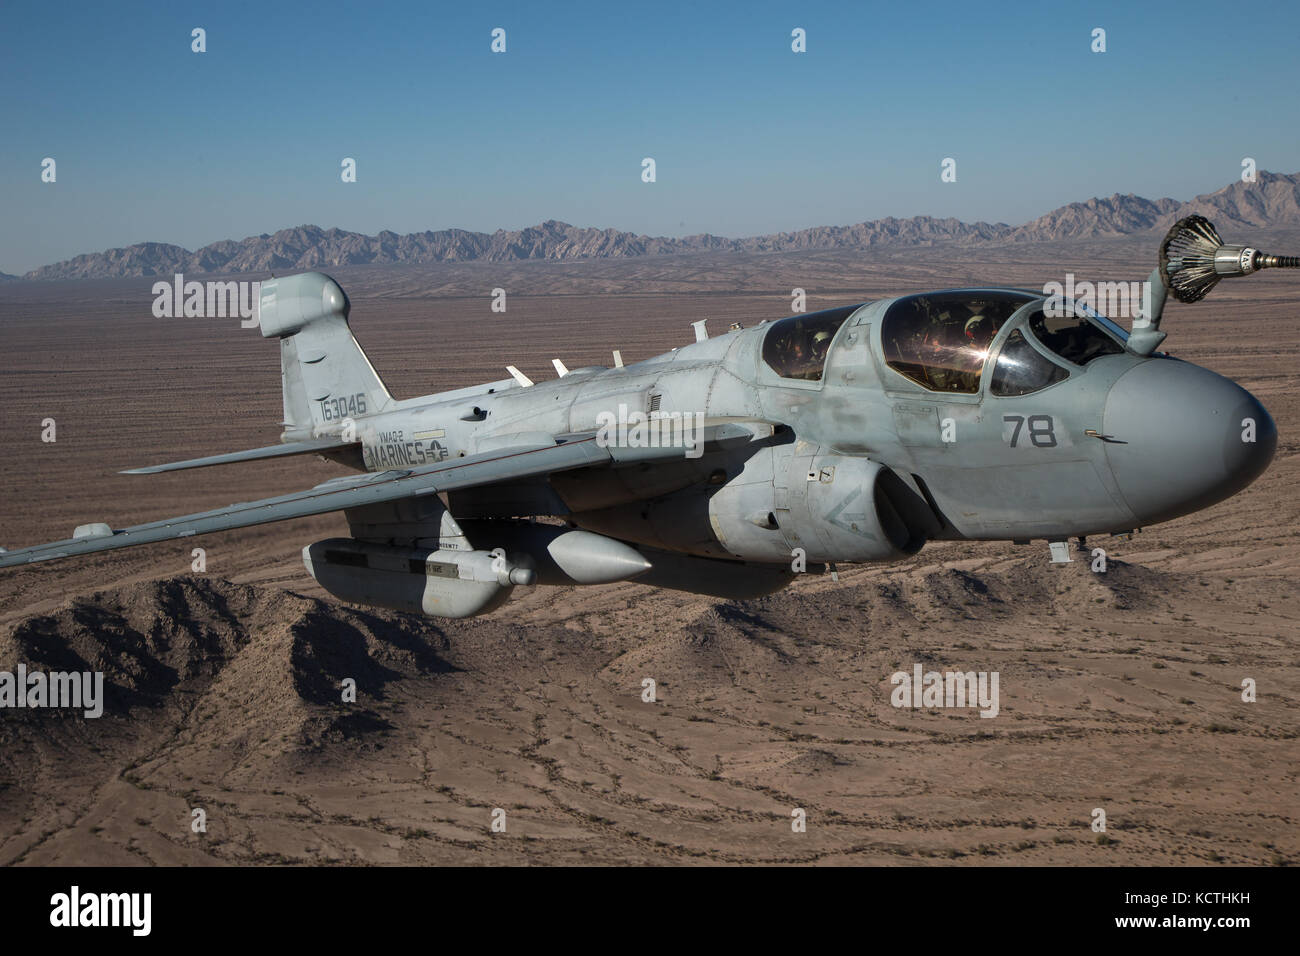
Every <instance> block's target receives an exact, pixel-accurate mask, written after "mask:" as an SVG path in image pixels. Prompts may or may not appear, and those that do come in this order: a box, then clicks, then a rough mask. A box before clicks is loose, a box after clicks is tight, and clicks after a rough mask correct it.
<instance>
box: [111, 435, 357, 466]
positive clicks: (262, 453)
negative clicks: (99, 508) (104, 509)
mask: <svg viewBox="0 0 1300 956" xmlns="http://www.w3.org/2000/svg"><path fill="white" fill-rule="evenodd" d="M355 444H356V442H345V441H339V440H338V439H337V438H317V439H314V440H312V441H295V442H288V443H286V444H281V445H268V446H267V447H265V448H250V449H248V451H232V452H227V453H226V454H224V455H209V456H207V457H206V458H191V459H190V460H189V461H173V462H168V463H167V464H165V465H149V466H148V467H145V468H132V469H130V470H128V471H123V472H120V474H123V475H156V474H159V473H161V472H164V471H184V470H185V469H186V468H207V467H208V466H209V465H229V464H233V463H235V462H239V461H261V460H262V459H263V458H283V457H285V456H286V455H310V454H313V453H316V454H319V453H320V452H323V451H329V450H331V449H338V448H347V447H348V446H349V445H355Z"/></svg>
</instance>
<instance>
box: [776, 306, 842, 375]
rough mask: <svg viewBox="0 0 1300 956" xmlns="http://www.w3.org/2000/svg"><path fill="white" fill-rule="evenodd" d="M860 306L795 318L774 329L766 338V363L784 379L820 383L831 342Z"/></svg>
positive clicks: (790, 318) (780, 323) (781, 323)
mask: <svg viewBox="0 0 1300 956" xmlns="http://www.w3.org/2000/svg"><path fill="white" fill-rule="evenodd" d="M859 308H861V306H860V305H849V306H845V307H843V308H839V309H826V310H825V311H824V312H809V313H808V314H807V315H792V316H790V317H789V318H788V319H782V320H781V321H779V322H776V323H774V324H773V325H772V328H770V329H769V330H768V332H767V335H766V336H764V338H763V361H764V362H766V363H767V364H768V366H769V367H771V369H772V371H774V372H776V374H777V375H780V376H781V377H782V378H799V379H803V380H804V381H807V382H820V381H821V380H822V371H823V369H824V368H825V367H826V354H827V352H829V351H830V347H831V339H833V338H835V333H836V332H838V331H839V328H840V326H841V325H843V324H844V320H845V319H847V318H848V317H849V316H850V315H852V314H853V313H854V312H856V311H857V310H858V309H859Z"/></svg>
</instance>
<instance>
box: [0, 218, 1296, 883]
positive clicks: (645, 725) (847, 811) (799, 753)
mask: <svg viewBox="0 0 1300 956" xmlns="http://www.w3.org/2000/svg"><path fill="white" fill-rule="evenodd" d="M1250 238H1252V239H1257V238H1261V237H1250ZM1263 238H1271V239H1273V240H1274V241H1272V242H1271V243H1264V242H1262V241H1261V243H1260V244H1261V245H1264V246H1265V248H1268V249H1269V251H1276V252H1293V251H1295V250H1296V248H1300V236H1298V235H1295V234H1290V235H1288V234H1279V235H1278V236H1274V237H1263ZM1284 245H1285V246H1286V247H1284ZM1274 246H1276V248H1273V247H1274ZM1153 255H1154V243H1153V242H1152V241H1149V240H1146V241H1141V242H1139V241H1135V240H1116V241H1113V242H1105V241H1096V242H1090V243H1086V244H1058V243H1051V244H1038V245H1001V246H985V247H975V246H972V247H962V246H953V247H947V248H945V247H933V248H906V249H889V250H859V251H855V252H847V251H833V252H806V253H800V254H783V255H779V256H778V255H767V256H762V255H736V254H731V255H692V256H682V257H658V258H653V259H629V260H617V261H610V260H598V261H590V262H578V263H562V264H558V263H551V262H526V263H520V264H517V265H500V264H475V263H466V264H459V265H457V264H448V265H439V266H436V267H420V268H414V267H400V268H397V267H395V268H390V269H379V268H361V267H351V268H346V269H339V270H336V271H334V270H327V271H332V272H333V274H334V275H335V277H336V278H337V279H338V280H339V281H340V283H341V284H342V285H343V287H344V288H345V289H346V290H347V292H348V294H349V295H350V297H351V299H352V302H353V310H352V327H353V331H354V332H355V334H356V335H357V338H358V339H359V340H360V342H361V343H362V345H363V346H364V347H365V348H366V350H367V352H368V354H369V356H370V358H371V360H372V362H373V363H374V365H375V366H376V368H378V369H379V371H380V372H381V374H382V375H383V376H384V377H385V379H386V381H387V382H388V385H389V387H390V388H391V390H392V391H393V393H394V394H395V395H397V396H398V397H410V396H413V395H418V394H424V393H428V392H432V391H436V390H441V389H448V388H455V387H458V386H463V385H468V384H473V383H476V382H480V381H485V380H491V379H498V378H503V377H504V372H503V368H504V366H505V365H506V364H514V365H517V366H519V367H520V368H521V369H523V370H524V371H525V372H526V373H528V374H529V375H531V376H532V377H534V378H538V379H540V378H545V377H549V376H550V375H551V374H553V373H552V372H551V371H550V360H551V358H553V357H559V358H561V359H562V360H563V361H564V362H565V363H566V364H567V365H568V366H569V367H570V368H576V367H578V366H583V365H595V364H610V356H609V353H610V350H611V349H615V348H618V349H621V350H622V353H623V356H624V358H625V359H626V360H627V361H629V362H631V361H635V360H638V359H642V358H646V357H649V356H651V355H654V354H657V353H659V352H662V351H666V350H667V349H669V348H671V347H672V346H674V345H680V344H684V343H686V342H688V341H690V340H691V338H692V334H691V330H690V327H689V324H690V323H691V322H692V321H694V320H696V319H700V318H706V317H707V318H708V319H709V320H710V326H711V327H712V328H713V329H715V330H718V331H720V330H722V329H725V328H726V326H727V325H728V324H730V323H731V322H735V321H739V322H742V323H744V324H745V325H750V324H752V323H754V322H756V321H758V320H760V319H763V318H772V319H775V318H779V317H781V316H783V315H785V314H787V313H788V312H789V310H790V290H791V289H792V288H793V287H796V286H798V287H802V288H805V289H807V290H808V295H809V303H808V307H809V310H812V309H816V308H825V307H829V306H832V305H839V304H848V303H852V302H857V301H863V300H865V299H870V298H876V297H881V296H886V295H893V294H899V293H903V292H910V291H920V290H923V289H927V288H942V287H953V286H961V285H972V284H979V285H991V284H1005V285H1016V286H1024V287H1032V288H1041V287H1042V284H1043V283H1044V282H1045V281H1048V280H1061V279H1063V277H1064V273H1066V272H1067V271H1073V272H1074V273H1075V274H1076V275H1077V276H1078V277H1080V278H1091V279H1093V280H1098V279H1132V280H1137V279H1143V278H1145V277H1146V273H1147V272H1148V271H1149V269H1150V266H1151V264H1152V259H1153ZM241 278H263V277H260V276H252V277H249V276H244V277H241ZM153 281H154V280H152V279H137V280H113V281H82V282H55V283H36V282H10V283H6V284H0V370H2V371H3V374H2V375H0V447H3V448H4V449H5V454H4V455H3V457H0V478H2V479H3V488H4V499H3V504H0V544H3V545H5V546H8V547H11V548H12V547H17V546H23V545H27V544H34V543H37V542H41V541H48V540H54V539H56V538H61V537H65V536H67V535H68V534H69V533H70V532H71V529H72V528H73V526H74V525H76V524H80V523H84V522H88V521H107V522H109V523H111V524H113V525H114V526H116V527H121V526H123V525H126V524H132V523H137V522H141V521H146V520H150V519H154V518H159V517H164V516H167V515H177V514H184V513H187V512H191V511H197V510H202V509H204V508H209V507H216V506H219V505H222V504H226V503H229V502H233V501H243V500H250V499H253V498H259V497H264V496H268V495H272V494H277V493H281V492H284V491H289V490H295V489H299V488H305V487H308V486H310V485H312V484H315V483H317V482H320V481H323V480H325V479H327V478H330V477H333V476H335V475H338V474H340V473H342V470H341V469H340V468H339V466H336V465H333V464H331V463H328V462H323V461H319V460H317V459H314V458H297V459H289V460H284V461H280V462H267V463H258V464H249V465H242V466H231V467H226V468H210V469H204V470H201V471H192V472H181V473H173V474H164V475H157V476H148V477H141V476H123V475H119V474H118V471H119V470H120V469H123V468H129V467H133V466H138V465H144V464H151V463H155V462H161V461H172V460H177V459H183V458H190V457H196V456H200V455H207V454H215V453H217V452H222V451H230V450H236V449H241V448H250V447H254V446H257V445H263V444H271V443H273V442H274V441H275V440H276V438H277V436H278V433H279V427H278V424H277V423H278V422H279V421H280V418H281V399H280V388H279V358H278V350H277V348H276V347H275V343H274V342H271V341H266V340H264V339H262V338H261V336H260V335H259V334H258V333H257V331H256V330H245V329H241V328H239V324H238V321H237V320H229V319H228V320H221V319H156V318H154V317H153V316H152V314H151V312H150V306H151V303H152V301H153V296H152V294H151V292H150V287H151V285H152V283H153ZM495 287H503V288H505V289H506V290H507V294H508V309H507V312H506V313H505V314H499V313H493V312H491V311H490V310H489V302H490V298H489V296H490V290H491V289H493V288H495ZM1298 295H1300V280H1298V279H1297V277H1296V276H1295V275H1293V274H1278V275H1264V276H1258V277H1253V278H1250V279H1241V280H1234V281H1231V282H1227V283H1224V284H1223V285H1222V286H1220V288H1219V289H1217V290H1216V291H1215V292H1214V293H1213V294H1212V295H1211V297H1210V298H1209V299H1207V300H1206V301H1205V302H1203V303H1200V304H1197V305H1193V306H1183V305H1178V304H1176V303H1174V304H1171V305H1170V307H1169V308H1168V309H1167V311H1166V317H1165V322H1164V328H1165V329H1166V330H1168V331H1169V333H1170V337H1169V339H1168V340H1167V342H1166V348H1167V349H1168V350H1169V351H1172V352H1173V353H1174V354H1176V355H1179V356H1181V357H1183V358H1186V359H1189V360H1191V361H1194V362H1197V363H1200V364H1203V365H1206V366H1208V367H1209V368H1212V369H1214V370H1216V371H1218V372H1221V373H1222V374H1224V375H1227V376H1229V377H1231V378H1233V379H1236V380H1237V381H1239V382H1241V383H1242V384H1243V385H1244V386H1245V387H1246V388H1248V389H1250V390H1251V391H1252V392H1254V393H1255V394H1256V395H1257V396H1259V397H1260V399H1261V400H1262V401H1263V402H1264V404H1265V405H1266V406H1267V407H1268V408H1269V409H1270V411H1271V412H1272V414H1273V416H1274V418H1275V419H1276V420H1277V423H1278V429H1279V433H1280V441H1279V447H1278V452H1277V456H1276V458H1275V460H1274V463H1273V465H1272V467H1271V468H1270V470H1269V471H1268V472H1267V473H1266V474H1265V475H1264V476H1263V477H1262V478H1260V479H1259V480H1258V481H1257V482H1256V483H1255V484H1254V485H1252V486H1251V487H1250V488H1248V489H1247V490H1246V491H1244V492H1243V493H1241V494H1240V495H1238V496H1236V497H1235V498H1233V499H1231V500H1229V501H1227V502H1224V503H1221V504H1219V505H1217V506H1215V507H1214V508H1211V509H1209V510H1208V511H1205V512H1202V513H1200V514H1197V515H1193V516H1190V517H1186V518H1183V519H1180V520H1177V521H1173V522H1170V523H1167V524H1164V525H1159V526H1156V527H1152V528H1147V529H1144V530H1143V531H1142V532H1141V533H1140V534H1138V535H1136V536H1135V537H1134V538H1132V539H1130V540H1118V539H1109V538H1102V539H1095V540H1090V541H1089V545H1090V546H1092V545H1098V546H1102V547H1104V548H1106V550H1107V552H1108V555H1109V558H1110V561H1109V567H1108V570H1107V571H1106V573H1104V574H1096V573H1093V572H1092V571H1091V570H1090V569H1089V564H1088V563H1087V562H1086V561H1085V560H1084V559H1083V556H1082V555H1080V556H1077V557H1078V559H1077V560H1076V561H1075V562H1074V563H1072V564H1069V565H1058V566H1054V565H1052V564H1050V563H1049V560H1048V555H1047V549H1046V546H1045V545H1043V544H1042V543H1036V544H1034V545H1030V546H1019V547H1017V546H1013V545H1011V544H1009V543H1007V544H990V543H982V544H935V545H931V546H928V547H927V548H925V549H924V550H923V551H922V552H921V553H920V554H918V555H917V556H916V557H914V558H912V559H910V560H908V561H906V562H903V563H901V564H896V565H890V566H882V567H856V568H846V569H843V570H842V572H841V574H840V580H839V581H838V582H836V581H832V580H831V578H830V577H829V575H827V576H817V577H813V576H808V577H807V578H804V579H800V580H798V581H796V583H795V584H794V585H793V586H791V587H790V588H789V589H787V590H786V591H784V592H782V593H779V594H776V595H772V596H770V597H767V598H764V599H761V600H756V601H748V602H730V601H721V600H717V599H713V598H708V597H701V596H695V595H690V594H684V593H680V592H673V591H655V590H652V589H649V588H647V587H644V586H641V585H637V584H635V583H624V584H616V585H608V586H601V587H592V588H582V589H577V588H562V589H548V588H519V589H517V590H516V592H515V595H516V596H515V599H514V600H513V601H512V602H511V603H510V604H508V605H507V606H506V607H504V608H502V609H500V610H498V611H496V612H494V613H492V614H491V615H489V616H486V617H484V618H481V619H477V620H472V621H466V622H452V621H431V620H425V619H422V618H417V617H412V616H407V615H401V614H396V613H392V612H386V611H374V610H368V609H364V608H356V607H349V606H345V605H342V604H340V603H338V602H336V601H334V600H333V599H332V598H330V597H329V596H328V595H326V594H325V593H324V592H323V591H321V590H320V589H319V588H318V587H317V586H316V585H315V582H314V581H312V580H311V578H310V577H308V576H307V574H306V572H305V571H304V570H303V567H302V564H301V559H300V556H299V551H300V549H301V547H302V546H303V545H304V544H307V543H309V542H311V541H315V540H318V539H320V538H324V537H329V536H332V535H335V534H346V524H345V522H344V520H343V518H342V516H341V515H335V516H325V517H320V518H315V519H309V520H303V521H297V522H288V523H283V524H276V525H269V526H263V527H260V528H252V529H247V530H244V531H240V532H231V533H226V534H222V535H216V536H211V537H208V538H205V539H200V540H194V541H186V542H171V543H168V544H163V545H158V546H151V547H145V548H139V549H133V550H127V551H122V552H115V553H112V554H110V555H101V556H94V557H90V558H88V559H81V560H75V561H69V562H60V563H53V564H48V565H42V566H37V567H34V568H31V569H25V570H20V571H6V572H2V573H0V670H10V671H12V670H14V669H15V667H16V666H17V664H18V663H19V662H23V663H26V664H27V666H28V667H29V668H34V669H35V668H39V669H47V670H102V671H104V672H105V675H106V678H105V679H106V681H107V684H108V688H109V696H108V705H107V710H106V713H105V716H103V717H102V718H100V719H98V720H85V719H82V718H81V717H79V716H77V717H71V716H66V715H60V714H57V713H52V712H49V711H29V710H24V711H17V710H6V711H0V863H5V864H25V865H49V864H99V863H103V864H151V863H152V864H247V863H276V864H358V863H363V864H370V863H378V864H384V863H402V864H448V863H450V864H565V863H604V864H616V863H619V864H680V863H821V864H893V865H925V864H945V865H951V864H978V865H1018V864H1052V865H1078V864H1157V865H1173V866H1178V865H1190V864H1204V863H1221V864H1225V865H1249V866H1255V865H1295V864H1296V863H1298V862H1300V831H1298V830H1297V824H1298V822H1300V781H1298V780H1297V770H1298V768H1300V745H1298V744H1297V731H1298V730H1300V654H1297V649H1298V648H1300V588H1298V587H1297V583H1296V582H1297V568H1298V567H1300V542H1298V541H1297V536H1296V530H1297V528H1300V496H1297V495H1296V493H1295V489H1296V487H1297V485H1298V484H1300V455H1298V454H1297V451H1298V450H1300V439H1298V438H1297V435H1298V434H1300V389H1298V388H1297V386H1298V385H1300V372H1298V371H1297V361H1298V359H1300V327H1297V324H1296V322H1295V316H1296V304H1295V303H1296V299H1297V296H1298ZM47 418H53V419H54V420H55V422H56V428H57V441H55V442H52V443H51V442H43V441H42V438H41V433H42V421H43V420H44V419H47ZM196 544H197V545H201V546H202V547H204V548H205V549H206V552H207V568H206V572H204V573H194V572H192V571H191V556H190V555H191V549H192V548H193V547H195V546H196ZM915 663H920V664H922V665H924V667H925V669H927V670H929V669H935V670H947V669H959V670H976V671H998V672H999V673H1000V675H1001V679H1000V689H1001V698H1002V700H1001V714H1000V715H999V717H997V718H996V719H982V718H980V717H979V716H978V715H977V713H976V712H975V711H973V710H962V711H953V710H925V709H921V710H903V709H897V708H894V707H892V706H891V705H890V699H889V698H890V691H891V689H892V687H891V685H890V682H889V677H890V675H891V674H892V673H893V672H894V671H896V670H900V669H901V670H910V668H911V666H912V665H913V664H915ZM347 677H352V678H354V679H355V680H356V681H357V685H358V688H359V697H358V701H357V703H355V704H345V703H343V702H342V701H341V700H340V693H339V685H340V683H341V682H342V681H343V680H344V678H347ZM647 677H648V678H652V679H653V680H654V681H656V683H657V696H658V699H657V701H656V702H655V703H646V702H643V700H642V696H641V695H642V684H641V682H642V680H643V679H644V678H647ZM1245 678H1251V679H1253V680H1255V681H1256V682H1257V686H1258V700H1257V701H1256V702H1254V703H1245V702H1243V701H1242V695H1241V685H1242V681H1243V679H1245ZM195 808H200V809H202V810H203V811H204V814H205V815H206V832H203V833H196V832H194V831H193V829H192V827H191V821H192V811H193V810H194V809H195ZM1095 808H1102V809H1104V810H1105V812H1106V819H1107V830H1106V834H1105V838H1104V839H1099V838H1098V837H1099V835H1098V834H1097V833H1095V832H1093V830H1092V828H1091V824H1092V819H1093V817H1092V814H1093V811H1094V809H1095ZM796 809H802V810H803V811H804V812H805V813H806V819H807V828H806V832H794V831H793V830H792V826H791V821H792V812H793V811H795V810H796ZM496 810H503V811H504V819H505V823H506V826H505V830H504V832H493V829H492V822H493V818H494V811H496ZM496 816H497V818H500V814H496Z"/></svg>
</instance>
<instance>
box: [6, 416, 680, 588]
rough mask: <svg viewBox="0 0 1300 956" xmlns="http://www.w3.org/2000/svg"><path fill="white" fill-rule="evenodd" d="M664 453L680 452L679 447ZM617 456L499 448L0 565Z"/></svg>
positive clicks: (52, 548) (85, 539)
mask: <svg viewBox="0 0 1300 956" xmlns="http://www.w3.org/2000/svg"><path fill="white" fill-rule="evenodd" d="M657 451H658V450H657ZM662 451H663V452H664V453H667V454H677V455H680V454H681V450H680V449H664V450H662ZM620 457H621V456H620V454H619V449H615V448H609V447H602V446H601V445H599V444H597V442H596V436H595V435H574V436H569V437H567V440H560V441H557V442H555V443H553V444H549V445H533V446H527V447H518V448H505V449H500V450H497V451H491V452H486V453H484V454H479V455H473V456H469V457H466V458H456V459H452V460H450V461H445V462H441V463H439V464H437V465H426V466H423V467H420V468H412V469H409V470H401V471H385V472H380V473H378V474H369V475H356V476H345V477H342V478H335V479H333V480H331V481H327V482H325V483H323V484H320V485H317V486H316V487H315V488H310V489H308V490H306V491H299V492H295V493H293V494H288V495H280V496H279V497H276V498H263V499H262V500H261V501H245V502H239V503H238V504H233V505H228V506H227V507H225V508H217V509H216V510H214V511H202V512H199V513H198V514H192V515H183V516H181V517H179V518H167V519H165V520H163V521H153V522H150V523H148V524H142V525H136V526H134V527H131V528H123V529H121V530H116V531H115V530H112V529H110V528H109V527H108V526H107V525H103V524H99V525H83V526H81V527H80V528H78V529H77V533H76V534H75V535H74V537H72V538H69V539H68V540H66V541H55V542H53V543H51V544H42V545H36V546H34V547H30V548H21V549H18V550H15V551H5V552H0V568H8V567H15V566H20V565H24V564H31V563H34V562H37V561H52V560H55V559H57V558H69V557H72V556H74V555H80V554H93V553H94V552H97V551H111V550H114V549H116V548H127V547H131V546H132V545H137V544H152V543H154V542H158V541H170V540H172V539H173V538H188V537H191V536H193V535H199V534H210V533H211V532H214V531H229V530H231V529H232V528H246V527H248V526H250V525H256V524H267V523H270V522H273V521H286V520H288V519H290V518H304V517H307V516H309V515H318V514H326V513H328V512H331V511H340V510H342V509H344V508H356V507H361V506H363V505H372V504H378V503H381V502H386V501H397V500H399V499H402V498H416V497H420V496H423V495H432V494H437V493H438V492H440V491H454V490H456V489H459V488H470V487H473V486H475V485H484V484H492V483H495V482H500V481H517V480H519V479H523V478H530V477H542V476H545V475H549V474H551V473H553V472H556V471H566V470H568V469H571V468H585V467H590V466H593V465H603V464H610V463H611V462H614V461H615V460H616V459H618V458H620Z"/></svg>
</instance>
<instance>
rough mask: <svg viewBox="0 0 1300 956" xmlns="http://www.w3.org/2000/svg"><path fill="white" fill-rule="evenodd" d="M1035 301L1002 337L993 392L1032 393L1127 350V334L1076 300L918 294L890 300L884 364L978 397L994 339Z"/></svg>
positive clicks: (935, 387)
mask: <svg viewBox="0 0 1300 956" xmlns="http://www.w3.org/2000/svg"><path fill="white" fill-rule="evenodd" d="M1034 302H1037V303H1038V304H1037V305H1035V306H1034V307H1033V308H1032V309H1025V312H1024V314H1023V315H1021V316H1019V317H1017V318H1016V321H1015V322H1014V323H1013V327H1012V328H1011V329H1010V330H1009V331H1007V332H1006V333H1005V334H1004V335H1003V336H1002V343H1001V346H1000V347H999V348H998V350H997V353H998V354H997V362H996V365H995V367H994V369H993V370H992V382H991V384H990V386H989V391H990V393H991V394H993V395H998V396H1014V395H1027V394H1029V393H1030V392H1036V391H1038V390H1039V389H1042V388H1046V387H1047V386H1049V385H1054V384H1055V383H1057V382H1060V381H1063V380H1065V379H1066V378H1069V376H1070V367H1071V366H1082V365H1087V364H1088V363H1089V362H1091V361H1092V360H1093V359H1096V358H1100V357H1101V356H1103V355H1117V354H1120V353H1122V352H1123V351H1124V345H1123V341H1124V338H1125V333H1124V331H1123V330H1122V329H1121V328H1120V327H1119V326H1117V325H1116V324H1115V323H1114V322H1111V321H1110V320H1109V319H1106V318H1105V317H1103V316H1101V315H1098V314H1097V313H1095V312H1093V311H1092V310H1090V309H1087V308H1085V307H1083V306H1080V305H1078V304H1076V303H1071V302H1068V301H1066V300H1063V299H1060V298H1052V299H1046V300H1043V299H1042V297H1041V296H1037V295H1033V294H1032V293H1028V292H1014V291H1006V290H990V291H984V290H978V289H976V290H965V291H957V292H938V293H930V294H923V295H913V296H908V297H906V298H903V299H899V300H898V301H897V302H895V303H894V304H893V305H891V306H890V307H889V310H888V311H887V312H886V313H885V316H884V319H883V322H882V324H881V347H882V348H883V350H884V356H885V362H886V363H887V364H888V365H889V367H890V368H892V369H893V370H894V371H896V372H898V373H899V374H901V375H904V376H906V377H907V378H909V379H911V380H912V381H913V382H915V383H916V384H918V385H920V386H922V387H923V388H927V389H929V390H930V391H933V392H952V393H959V394H967V395H973V394H975V393H976V392H978V391H979V388H980V378H981V376H982V375H983V372H984V365H985V362H986V360H987V359H988V356H989V354H990V351H991V349H992V346H993V342H994V339H996V338H998V334H999V332H1002V331H1003V330H1004V328H1005V327H1006V325H1007V323H1008V322H1009V321H1010V319H1011V317H1012V316H1013V315H1014V314H1015V313H1016V312H1017V311H1019V310H1020V309H1022V308H1024V307H1025V306H1027V305H1029V304H1030V303H1034ZM1035 343H1036V344H1035ZM1053 357H1056V358H1059V359H1060V360H1061V361H1060V362H1057V361H1054V360H1053ZM1066 363H1069V365H1067V364H1066Z"/></svg>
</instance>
